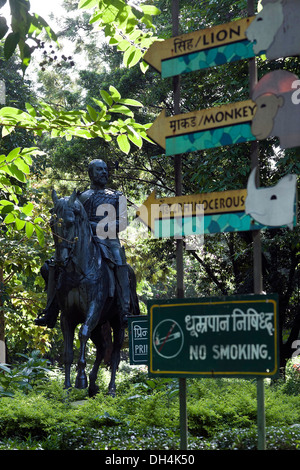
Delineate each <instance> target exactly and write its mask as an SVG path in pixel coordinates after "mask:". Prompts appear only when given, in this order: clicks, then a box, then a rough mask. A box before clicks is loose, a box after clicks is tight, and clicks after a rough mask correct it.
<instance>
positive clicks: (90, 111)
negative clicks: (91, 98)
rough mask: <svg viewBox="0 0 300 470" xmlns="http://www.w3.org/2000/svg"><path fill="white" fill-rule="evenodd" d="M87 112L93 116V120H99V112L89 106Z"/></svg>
mask: <svg viewBox="0 0 300 470" xmlns="http://www.w3.org/2000/svg"><path fill="white" fill-rule="evenodd" d="M87 110H88V113H89V115H90V116H91V118H92V120H93V121H97V119H98V113H97V111H96V110H95V109H94V108H93V107H92V106H90V105H89V104H88V105H87Z"/></svg>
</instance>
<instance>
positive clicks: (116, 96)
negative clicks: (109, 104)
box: [109, 85, 121, 102]
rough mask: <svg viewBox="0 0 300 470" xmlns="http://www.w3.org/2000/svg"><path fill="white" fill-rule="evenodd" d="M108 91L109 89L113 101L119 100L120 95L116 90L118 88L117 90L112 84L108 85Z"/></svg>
mask: <svg viewBox="0 0 300 470" xmlns="http://www.w3.org/2000/svg"><path fill="white" fill-rule="evenodd" d="M109 91H110V94H111V96H112V98H113V99H114V100H115V101H117V102H120V99H121V95H120V93H119V92H118V90H117V89H116V88H115V87H114V86H112V85H110V87H109Z"/></svg>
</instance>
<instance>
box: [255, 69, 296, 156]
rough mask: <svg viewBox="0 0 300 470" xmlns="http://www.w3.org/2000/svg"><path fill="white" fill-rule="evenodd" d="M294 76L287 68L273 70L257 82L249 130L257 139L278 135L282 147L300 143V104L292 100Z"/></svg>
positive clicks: (294, 145)
mask: <svg viewBox="0 0 300 470" xmlns="http://www.w3.org/2000/svg"><path fill="white" fill-rule="evenodd" d="M295 83H296V84H297V83H299V78H298V77H297V75H295V74H293V73H291V72H288V71H287V70H274V71H273V72H270V73H267V74H266V75H264V76H263V77H262V78H261V80H259V82H258V83H257V84H256V86H255V87H254V90H253V93H252V100H253V101H254V102H255V103H256V106H257V107H256V111H255V114H254V116H253V119H252V124H251V132H252V134H253V135H254V136H255V137H256V138H257V140H263V139H266V138H267V137H271V136H273V137H279V141H280V146H281V147H282V148H291V147H297V146H299V145H300V106H299V105H298V104H296V102H295V100H294V99H293V94H295V93H296V92H295Z"/></svg>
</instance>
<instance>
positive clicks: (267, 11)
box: [245, 0, 300, 60]
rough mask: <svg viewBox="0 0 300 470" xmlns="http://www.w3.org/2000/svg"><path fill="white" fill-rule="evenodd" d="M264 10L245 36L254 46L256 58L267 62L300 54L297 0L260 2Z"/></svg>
mask: <svg viewBox="0 0 300 470" xmlns="http://www.w3.org/2000/svg"><path fill="white" fill-rule="evenodd" d="M262 6H263V9H262V10H261V11H260V12H259V13H258V14H257V15H256V17H255V19H254V20H253V21H252V22H251V24H250V26H249V27H248V28H247V30H246V32H245V34H246V36H247V38H248V40H249V41H251V42H252V43H253V51H254V53H255V54H256V55H260V54H262V53H265V54H266V57H267V58H268V59H269V60H273V59H277V58H279V57H289V56H294V55H298V54H299V53H300V28H299V22H300V2H299V0H262Z"/></svg>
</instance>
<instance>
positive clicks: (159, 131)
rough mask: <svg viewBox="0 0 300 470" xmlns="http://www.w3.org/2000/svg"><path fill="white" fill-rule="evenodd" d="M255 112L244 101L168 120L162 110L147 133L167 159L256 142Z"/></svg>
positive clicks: (250, 104) (249, 102)
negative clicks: (253, 125) (252, 130)
mask: <svg viewBox="0 0 300 470" xmlns="http://www.w3.org/2000/svg"><path fill="white" fill-rule="evenodd" d="M255 109H256V104H255V103H254V102H253V101H252V100H247V101H241V102H237V103H230V104H226V105H222V106H216V107H214V108H208V109H203V110H199V111H193V112H190V113H186V114H178V115H175V116H170V117H166V113H165V110H163V111H162V112H161V113H160V115H159V116H158V117H157V119H156V120H155V121H154V123H153V124H152V126H151V127H150V128H149V129H148V131H147V134H148V136H149V137H150V138H151V139H152V140H153V141H154V142H156V143H157V144H158V145H160V147H162V148H163V149H164V150H165V154H166V155H167V156H170V155H177V154H180V153H185V152H194V151H196V150H203V149H209V148H214V147H219V146H222V145H233V144H238V143H241V142H247V141H251V140H256V137H255V136H254V135H253V134H252V132H251V122H252V119H253V116H254V114H255Z"/></svg>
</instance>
